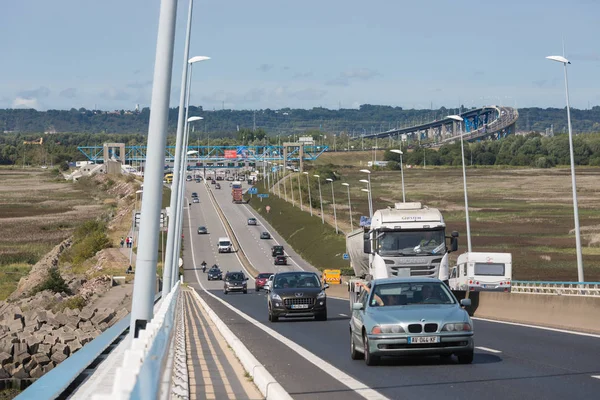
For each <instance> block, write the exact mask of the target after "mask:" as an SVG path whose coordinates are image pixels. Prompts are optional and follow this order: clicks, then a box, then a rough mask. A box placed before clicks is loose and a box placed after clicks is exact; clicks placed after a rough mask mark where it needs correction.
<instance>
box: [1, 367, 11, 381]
mask: <svg viewBox="0 0 600 400" xmlns="http://www.w3.org/2000/svg"><path fill="white" fill-rule="evenodd" d="M9 378H10V374H9V373H8V371H7V370H5V369H4V368H0V379H9Z"/></svg>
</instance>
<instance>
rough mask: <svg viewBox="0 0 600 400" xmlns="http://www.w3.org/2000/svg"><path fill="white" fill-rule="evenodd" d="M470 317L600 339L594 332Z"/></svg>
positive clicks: (475, 318) (476, 318) (483, 319)
mask: <svg viewBox="0 0 600 400" xmlns="http://www.w3.org/2000/svg"><path fill="white" fill-rule="evenodd" d="M471 319H474V320H477V321H486V322H493V323H496V324H504V325H514V326H522V327H524V328H533V329H541V330H544V331H551V332H558V333H568V334H570V335H577V336H587V337H593V338H597V339H600V335H598V334H594V333H585V332H576V331H568V330H566V329H558V328H548V327H546V326H539V325H529V324H521V323H518V322H508V321H498V320H495V319H487V318H478V317H471Z"/></svg>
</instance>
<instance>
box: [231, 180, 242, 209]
mask: <svg viewBox="0 0 600 400" xmlns="http://www.w3.org/2000/svg"><path fill="white" fill-rule="evenodd" d="M231 197H232V201H233V202H234V203H236V204H241V203H243V202H244V198H243V192H242V182H240V181H234V182H232V183H231Z"/></svg>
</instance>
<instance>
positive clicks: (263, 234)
mask: <svg viewBox="0 0 600 400" xmlns="http://www.w3.org/2000/svg"><path fill="white" fill-rule="evenodd" d="M260 238H261V239H271V234H270V233H269V232H261V233H260Z"/></svg>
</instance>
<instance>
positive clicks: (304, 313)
mask: <svg viewBox="0 0 600 400" xmlns="http://www.w3.org/2000/svg"><path fill="white" fill-rule="evenodd" d="M328 287H329V285H328V284H327V283H326V284H325V285H323V286H321V281H320V280H319V276H318V275H317V274H315V273H314V272H306V271H300V272H278V273H276V274H275V275H274V276H273V281H272V287H271V288H270V292H269V296H268V300H267V311H268V313H269V321H271V322H277V321H278V320H279V318H282V317H283V318H295V317H296V318H297V317H314V318H315V319H316V320H318V321H326V320H327V295H326V294H325V289H327V288H328Z"/></svg>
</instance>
